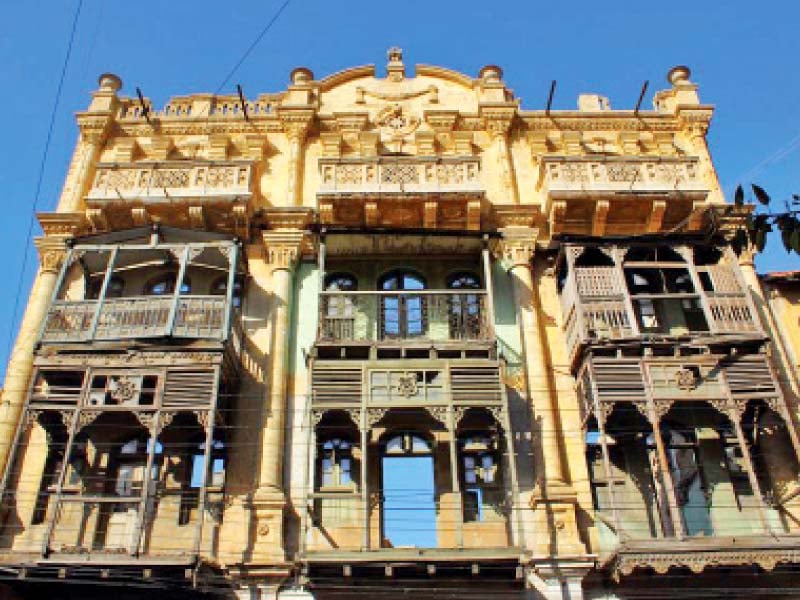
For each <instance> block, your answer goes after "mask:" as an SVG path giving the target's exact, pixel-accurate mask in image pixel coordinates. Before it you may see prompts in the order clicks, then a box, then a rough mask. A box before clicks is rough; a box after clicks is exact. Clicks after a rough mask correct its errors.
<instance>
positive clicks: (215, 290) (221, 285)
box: [181, 275, 242, 308]
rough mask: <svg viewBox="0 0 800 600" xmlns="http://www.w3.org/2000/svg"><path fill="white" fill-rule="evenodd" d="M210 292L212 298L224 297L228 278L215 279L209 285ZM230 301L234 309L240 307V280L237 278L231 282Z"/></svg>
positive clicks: (226, 291)
mask: <svg viewBox="0 0 800 600" xmlns="http://www.w3.org/2000/svg"><path fill="white" fill-rule="evenodd" d="M181 291H183V290H181ZM210 292H211V295H212V296H225V295H226V294H227V293H228V276H227V275H224V276H222V277H217V278H216V279H215V280H214V282H213V283H212V284H211V290H210ZM231 299H232V300H231V301H232V302H233V306H234V307H235V308H239V307H240V306H241V305H242V280H241V279H239V278H238V277H236V278H235V279H234V280H233V294H232V295H231Z"/></svg>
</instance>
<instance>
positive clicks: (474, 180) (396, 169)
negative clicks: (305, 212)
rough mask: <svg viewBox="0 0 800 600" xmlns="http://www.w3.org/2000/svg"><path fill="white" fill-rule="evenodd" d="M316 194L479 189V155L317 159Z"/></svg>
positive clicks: (413, 192) (469, 191) (435, 191)
mask: <svg viewBox="0 0 800 600" xmlns="http://www.w3.org/2000/svg"><path fill="white" fill-rule="evenodd" d="M319 171H320V186H319V194H323V195H328V194H334V195H338V194H345V195H346V194H384V193H388V194H391V193H406V194H415V193H416V194H442V193H468V194H475V193H479V192H481V191H483V184H482V182H481V163H480V158H478V157H473V156H463V157H443V158H433V157H431V158H420V157H378V158H369V159H364V158H357V159H321V160H320V161H319Z"/></svg>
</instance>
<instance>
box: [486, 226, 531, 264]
mask: <svg viewBox="0 0 800 600" xmlns="http://www.w3.org/2000/svg"><path fill="white" fill-rule="evenodd" d="M538 236H539V230H538V229H534V228H531V227H509V228H507V229H504V230H503V238H502V239H501V240H499V241H498V242H496V243H495V244H494V245H493V246H494V247H493V250H494V253H495V256H497V258H498V259H500V260H502V261H503V262H504V263H505V265H506V268H508V269H509V270H511V269H513V268H514V267H521V266H524V267H529V266H530V264H531V260H532V259H533V255H534V254H535V253H536V239H537V238H538Z"/></svg>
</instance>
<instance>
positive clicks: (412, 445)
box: [384, 433, 432, 456]
mask: <svg viewBox="0 0 800 600" xmlns="http://www.w3.org/2000/svg"><path fill="white" fill-rule="evenodd" d="M431 451H432V449H431V445H430V443H428V441H427V440H426V439H425V438H423V437H422V436H419V435H416V434H414V433H401V434H398V435H395V436H393V437H391V438H389V439H388V440H386V443H385V445H384V454H385V455H387V456H404V455H410V456H414V455H417V456H424V455H428V454H431Z"/></svg>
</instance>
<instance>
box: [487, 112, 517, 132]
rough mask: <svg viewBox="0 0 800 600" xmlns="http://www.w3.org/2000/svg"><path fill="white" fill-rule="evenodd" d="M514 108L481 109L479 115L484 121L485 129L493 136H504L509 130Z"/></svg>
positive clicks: (512, 120)
mask: <svg viewBox="0 0 800 600" xmlns="http://www.w3.org/2000/svg"><path fill="white" fill-rule="evenodd" d="M515 113H516V111H515V109H513V108H512V109H494V110H492V109H483V110H482V111H481V116H482V117H483V118H484V120H485V122H486V131H487V132H488V133H489V135H490V136H492V137H493V138H504V137H505V136H506V135H508V132H509V131H510V130H511V125H512V124H513V122H514V115H515Z"/></svg>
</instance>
